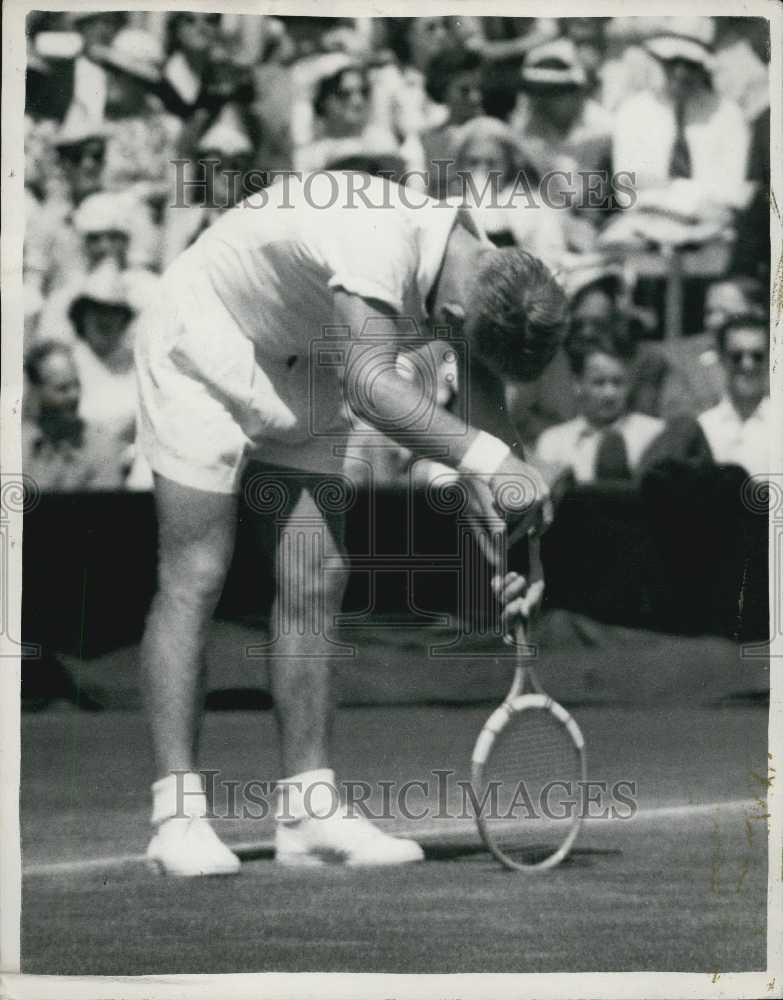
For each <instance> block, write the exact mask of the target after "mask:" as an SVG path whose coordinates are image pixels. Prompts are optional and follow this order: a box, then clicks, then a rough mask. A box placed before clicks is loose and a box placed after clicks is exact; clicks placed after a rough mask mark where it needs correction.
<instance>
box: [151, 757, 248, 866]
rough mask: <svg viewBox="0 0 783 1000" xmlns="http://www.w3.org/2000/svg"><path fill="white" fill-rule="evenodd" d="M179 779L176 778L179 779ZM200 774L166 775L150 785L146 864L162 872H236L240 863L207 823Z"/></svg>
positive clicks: (205, 803)
mask: <svg viewBox="0 0 783 1000" xmlns="http://www.w3.org/2000/svg"><path fill="white" fill-rule="evenodd" d="M178 779H179V780H178ZM206 817H207V799H206V796H205V795H204V789H203V785H202V782H201V776H200V775H199V774H195V773H193V772H189V773H187V774H179V775H176V774H169V775H167V776H166V777H165V778H161V780H160V781H156V782H155V784H154V785H153V786H152V825H153V826H154V827H155V833H154V835H153V837H152V840H151V841H150V843H149V846H148V847H147V854H146V862H147V865H148V867H150V868H152V869H153V870H154V871H157V872H159V873H160V874H162V875H174V876H179V877H183V878H195V877H199V876H203V875H236V873H237V872H238V871H239V869H240V867H241V865H240V861H239V858H238V857H237V856H236V854H234V852H233V851H231V850H229V848H228V847H226V845H225V844H224V843H223V841H222V840H221V839H220V837H218V835H217V834H216V833H215V831H214V830H213V829H212V827H211V826H210V823H209V820H208V819H207V818H206Z"/></svg>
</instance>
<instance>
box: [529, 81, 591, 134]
mask: <svg viewBox="0 0 783 1000" xmlns="http://www.w3.org/2000/svg"><path fill="white" fill-rule="evenodd" d="M584 96H585V95H584V93H583V92H582V91H581V90H579V89H577V88H576V87H573V88H569V89H563V90H560V91H553V92H552V93H551V94H541V95H539V96H537V97H536V98H535V105H536V108H537V110H538V113H539V114H540V115H541V116H542V117H544V118H546V119H548V120H550V121H551V122H553V123H554V124H555V125H557V126H560V127H566V126H568V125H570V124H571V123H572V122H573V121H574V119H575V118H576V117H577V115H578V114H579V112H580V111H581V109H582V105H583V104H584Z"/></svg>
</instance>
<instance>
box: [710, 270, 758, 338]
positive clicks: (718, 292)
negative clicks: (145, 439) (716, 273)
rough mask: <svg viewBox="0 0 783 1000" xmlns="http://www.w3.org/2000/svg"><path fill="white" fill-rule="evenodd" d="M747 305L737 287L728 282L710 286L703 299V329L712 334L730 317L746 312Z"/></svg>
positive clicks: (740, 290)
mask: <svg viewBox="0 0 783 1000" xmlns="http://www.w3.org/2000/svg"><path fill="white" fill-rule="evenodd" d="M747 309H748V303H747V302H746V301H745V296H744V294H743V292H742V289H741V288H740V287H739V285H735V284H733V283H732V282H730V281H722V282H720V283H719V284H715V285H710V287H709V288H708V289H707V294H706V296H705V299H704V329H705V330H707V331H708V332H709V333H712V334H714V333H715V332H716V331H717V330H719V329H720V328H721V327H722V326H723V324H724V323H725V322H726V320H728V319H730V318H731V317H732V316H741V315H742V314H743V313H744V312H747Z"/></svg>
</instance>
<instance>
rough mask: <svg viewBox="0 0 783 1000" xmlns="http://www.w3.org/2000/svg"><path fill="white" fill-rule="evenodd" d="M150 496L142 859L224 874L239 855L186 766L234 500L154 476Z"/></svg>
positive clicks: (191, 760)
mask: <svg viewBox="0 0 783 1000" xmlns="http://www.w3.org/2000/svg"><path fill="white" fill-rule="evenodd" d="M155 496H156V503H157V511H158V530H159V566H158V592H157V593H156V595H155V598H154V600H153V603H152V607H151V609H150V613H149V617H148V619H147V625H146V630H145V634H144V639H143V641H142V646H141V677H142V688H143V691H144V696H145V702H146V708H147V717H148V720H149V725H150V729H151V735H152V746H153V752H154V755H155V763H156V768H157V773H158V776H159V780H158V781H156V782H155V784H154V785H153V815H152V821H153V825H154V826H155V829H156V833H155V836H154V837H153V839H152V841H151V843H150V846H149V849H148V855H147V856H148V859H149V860H150V861H151V862H152V863H154V864H155V865H156V866H157V867H159V868H160V869H161V870H163V871H165V872H166V873H168V874H174V875H206V874H229V873H232V872H235V871H237V870H238V869H239V861H238V859H237V858H236V857H235V856H234V855H233V854H232V853H231V851H229V850H228V848H227V847H225V845H223V844H222V843H221V842H220V841H219V840H218V838H217V836H216V834H215V833H214V831H213V830H212V828H211V827H210V826H209V824H208V823H207V821H206V819H205V818H204V816H205V813H206V799H205V797H204V793H203V790H202V784H201V778H200V776H199V775H198V774H196V773H195V767H196V750H197V745H198V733H199V728H200V721H201V715H202V702H203V685H204V673H205V660H204V648H205V645H206V640H207V630H208V628H209V623H210V621H211V619H212V614H213V612H214V610H215V607H216V605H217V602H218V600H219V598H220V594H221V591H222V589H223V583H224V581H225V577H226V572H227V570H228V566H229V564H230V562H231V555H232V552H233V547H234V533H235V526H236V498H235V497H233V496H228V495H224V494H219V493H208V492H205V491H202V490H195V489H191V488H190V487H187V486H181V485H180V484H178V483H174V482H172V481H171V480H168V479H165V478H164V477H161V476H158V477H156V483H155ZM177 772H178V773H179V776H178V775H177ZM182 772H186V773H185V774H184V775H183V774H182Z"/></svg>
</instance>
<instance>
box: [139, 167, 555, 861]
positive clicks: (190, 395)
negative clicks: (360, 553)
mask: <svg viewBox="0 0 783 1000" xmlns="http://www.w3.org/2000/svg"><path fill="white" fill-rule="evenodd" d="M357 184H359V185H360V186H361V189H362V192H363V195H364V197H362V198H357V197H356V195H355V190H356V185H357ZM352 192H354V193H353V194H352ZM384 206H386V207H384ZM565 318H566V301H565V296H564V294H563V292H562V290H561V289H560V287H559V286H558V285H557V283H556V282H555V281H554V279H553V277H552V275H551V274H550V273H549V271H548V270H547V269H546V267H545V266H544V265H543V264H542V263H541V262H540V261H538V260H536V259H535V258H533V257H531V256H530V255H528V254H526V253H524V252H523V251H522V250H519V249H517V248H505V249H498V248H495V247H493V246H492V244H490V243H489V242H488V241H487V240H485V239H484V238H483V234H482V233H481V232H480V231H479V230H478V229H477V228H476V224H475V223H474V222H473V221H472V220H471V219H470V217H469V216H468V215H467V213H464V212H463V211H462V210H460V209H459V208H457V207H454V206H450V205H442V204H439V203H437V202H433V201H431V200H430V199H428V198H427V197H426V196H425V195H423V194H421V193H418V192H411V191H406V189H404V188H402V187H398V186H397V185H396V184H394V183H392V182H391V181H385V180H382V179H380V178H370V177H368V176H366V175H358V174H353V173H348V172H345V173H337V172H335V173H325V172H322V173H318V174H313V175H307V176H305V177H304V178H301V177H299V178H297V177H296V176H293V177H292V176H291V175H284V176H283V177H281V178H280V179H279V180H278V181H277V182H275V183H274V184H272V185H271V186H270V187H269V188H267V189H265V190H264V191H263V192H260V196H254V198H251V199H248V200H247V201H246V202H243V203H242V204H240V205H238V206H237V207H236V208H233V209H230V210H229V211H227V212H225V213H224V214H223V215H222V217H221V218H220V219H219V220H218V221H216V222H215V223H214V224H213V225H212V226H211V227H210V228H209V229H208V230H207V231H206V232H205V233H204V234H203V235H202V236H201V237H200V238H199V239H198V240H197V241H196V243H194V244H193V245H192V246H191V247H190V248H189V249H187V250H186V251H185V252H184V253H183V254H182V255H181V256H180V257H179V258H178V259H177V260H176V261H175V262H174V263H173V265H172V266H171V267H170V268H169V270H168V271H167V273H166V274H165V275H164V277H163V279H162V285H161V294H160V296H159V297H156V299H155V300H154V301H153V302H152V303H151V304H150V306H149V308H148V310H147V312H146V315H145V316H144V317H143V319H142V324H141V329H140V330H139V335H138V336H137V340H136V362H137V372H138V380H139V390H140V410H139V412H140V425H139V442H140V445H141V448H142V451H143V452H144V454H145V455H146V457H147V458H148V460H149V461H150V464H151V466H152V468H153V470H154V472H155V494H156V501H157V510H158V525H159V551H160V564H159V590H158V593H157V595H156V596H155V599H154V601H153V604H152V608H151V611H150V615H149V618H148V621H147V627H146V632H145V636H144V640H143V643H142V651H141V660H142V663H141V671H142V684H143V687H144V690H145V696H146V704H147V707H148V713H149V718H150V723H151V730H152V743H153V750H154V755H155V760H156V766H157V770H158V780H157V781H156V782H155V783H154V785H153V787H152V793H153V795H152V797H153V810H152V824H153V828H154V836H153V839H152V841H151V843H150V846H149V849H148V854H147V856H148V860H149V862H150V864H151V865H154V866H156V867H157V868H159V869H160V870H162V871H163V872H165V873H167V874H172V875H182V876H198V875H207V874H221V873H222V874H229V873H232V872H236V871H237V870H238V868H239V861H238V859H237V857H236V856H235V855H234V854H233V853H232V852H231V851H230V850H229V849H228V847H226V846H225V845H224V844H223V843H222V842H221V841H220V840H219V839H218V837H217V835H216V834H215V832H214V830H213V829H212V827H211V826H210V825H209V823H208V822H207V818H206V817H207V814H208V813H207V808H208V807H207V798H206V795H205V791H204V788H203V785H202V778H201V775H200V774H199V773H198V771H197V770H196V747H197V736H198V730H199V717H200V714H201V704H200V702H201V694H202V692H203V684H204V651H205V644H206V640H207V634H208V628H209V623H210V620H211V617H212V614H213V613H214V611H215V608H216V606H217V602H218V600H219V598H220V596H221V592H222V589H223V584H224V580H225V578H226V573H227V571H228V568H229V564H230V561H231V557H232V553H233V549H234V540H235V532H236V526H237V519H238V512H237V511H238V505H237V500H238V496H240V495H241V496H242V498H243V500H244V506H243V515H242V517H243V520H244V519H245V518H251V519H254V522H255V526H256V527H257V529H258V531H259V532H264V533H270V532H271V534H272V535H273V536H274V537H273V542H274V546H275V548H274V549H273V552H275V553H276V556H273V557H272V561H273V564H274V567H275V584H276V590H275V601H274V606H273V609H272V618H271V622H270V630H269V631H270V639H269V641H268V642H267V643H266V644H264V645H263V650H262V651H263V652H265V654H266V659H267V663H268V667H269V676H270V684H271V690H272V694H273V697H274V700H275V706H276V711H277V719H278V723H279V731H280V743H281V758H282V766H283V773H284V774H285V775H287V777H286V778H285V780H284V782H283V785H284V787H285V789H286V790H287V791H288V792H289V793H290V794H286V795H282V796H280V797H279V798H278V801H277V806H276V820H277V826H276V857H277V860H278V861H279V862H281V863H283V864H288V865H301V866H308V867H313V866H317V865H323V864H326V863H339V864H344V865H352V866H353V865H375V864H402V863H406V862H411V861H418V860H420V859H421V858H422V857H423V852H422V850H421V848H420V847H419V845H418V844H416V843H415V842H414V841H412V840H404V839H400V838H396V837H391V836H389V835H388V834H386V833H384V832H383V831H381V830H380V829H379V828H378V827H376V826H374V825H373V824H371V823H370V822H369V821H368V820H367V818H366V817H364V816H362V815H355V814H354V815H352V816H349V815H347V814H346V813H345V811H344V809H343V808H342V807H341V806H340V805H339V801H338V798H337V795H336V789H335V787H334V773H333V772H332V770H331V769H330V762H331V758H330V748H329V734H330V729H331V722H332V719H333V715H334V710H333V695H332V693H331V681H330V671H329V658H330V656H331V655H332V654H333V653H334V651H335V649H336V648H337V649H339V647H336V645H335V640H334V638H332V637H331V633H332V631H333V627H334V622H335V618H336V616H337V615H338V614H339V612H340V608H341V605H342V596H343V592H344V588H345V585H346V581H347V574H348V562H347V554H346V548H345V543H344V527H343V518H344V515H345V512H346V511H348V510H349V509H350V507H351V506H352V503H351V497H352V495H353V489H354V488H353V484H352V483H351V482H350V481H348V480H346V477H345V475H344V472H343V456H344V455H345V448H346V445H347V441H348V434H349V432H350V423H349V421H348V418H347V412H346V404H348V405H349V406H350V407H351V409H352V410H353V411H354V412H355V413H356V415H357V416H358V417H359V419H360V420H362V421H364V422H365V423H366V424H367V425H369V428H370V430H371V432H372V433H375V435H376V439H377V437H378V436H380V433H379V432H381V433H383V434H386V435H388V436H390V437H392V439H393V440H395V441H396V442H397V443H398V444H404V445H405V446H406V447H408V448H410V449H411V451H412V452H413V453H414V454H415V455H416V456H417V457H431V456H433V455H435V456H437V457H438V458H439V460H441V461H443V462H444V463H448V464H449V465H450V467H451V468H453V469H455V470H456V471H457V473H458V475H459V478H460V482H461V483H462V484H463V485H464V487H465V490H466V491H467V492H466V496H467V497H468V498H469V513H470V514H471V515H473V517H474V524H475V538H476V541H477V543H478V544H479V546H480V547H481V548H482V551H484V552H485V554H486V556H487V558H488V560H489V562H490V564H496V562H497V560H496V559H495V558H494V555H495V552H496V549H494V548H493V545H492V539H491V537H490V535H489V534H488V532H487V530H486V528H487V524H488V522H490V521H492V522H494V523H495V524H497V522H498V508H497V506H496V505H497V504H498V503H500V502H501V501H500V493H501V489H502V487H503V486H504V484H506V483H508V484H509V485H511V486H512V487H513V488H515V489H516V490H517V498H518V500H519V501H520V504H519V506H520V508H521V510H520V514H521V520H520V526H521V528H522V529H523V530H525V529H529V530H531V531H537V530H540V529H541V528H542V527H543V526H545V524H546V523H548V521H549V520H550V519H551V502H550V500H549V492H548V488H547V486H546V484H545V482H544V480H543V478H542V475H541V473H540V472H539V471H537V470H536V469H534V468H533V467H532V466H530V465H528V464H526V463H525V462H524V461H522V460H521V459H520V458H519V457H518V454H515V453H514V451H513V450H512V446H513V444H514V434H513V431H512V430H511V427H510V424H509V422H508V420H507V418H506V417H505V415H504V410H505V404H504V396H503V380H504V379H505V378H516V379H534V378H536V377H537V376H538V375H539V374H540V372H541V371H542V370H543V368H544V367H545V366H546V365H547V364H548V363H549V361H551V359H552V357H553V356H554V354H555V352H556V350H557V347H558V344H559V341H560V336H561V333H562V329H563V327H564V325H565ZM447 330H448V331H449V333H450V335H451V336H452V337H453V338H454V340H455V344H456V345H457V346H456V347H455V350H461V351H462V352H463V353H464V354H469V358H468V359H467V360H468V361H469V379H468V384H467V385H466V387H465V392H464V394H463V399H464V405H463V412H461V413H459V414H455V413H452V412H449V411H448V410H446V409H445V408H442V407H439V406H437V404H436V401H435V399H434V393H433V391H432V390H433V387H434V386H435V385H436V381H437V379H436V376H437V372H436V370H435V368H434V367H432V366H428V362H427V357H428V354H427V351H426V347H427V343H428V342H429V341H431V340H432V339H433V338H434V337H436V336H440V337H443V336H444V335H445V332H446V331H447ZM414 346H415V347H418V348H420V349H421V350H420V351H418V352H415V357H414V356H413V355H414V352H413V350H412V348H413V347H414ZM404 351H407V356H408V357H409V358H412V361H411V364H410V365H409V366H405V367H404V370H403V368H402V367H401V365H400V355H401V353H402V352H404ZM259 515H260V516H259ZM259 649H261V647H259ZM256 655H258V653H257V654H256ZM259 766H260V767H262V768H264V771H263V772H262V773H264V774H268V771H267V770H266V769H267V768H268V766H269V764H268V763H264V762H261V761H259Z"/></svg>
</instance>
